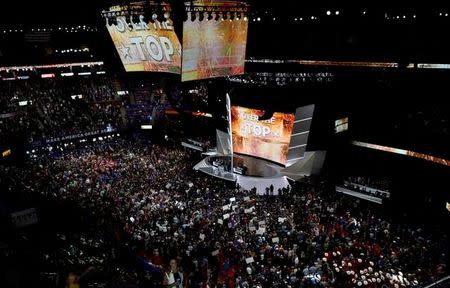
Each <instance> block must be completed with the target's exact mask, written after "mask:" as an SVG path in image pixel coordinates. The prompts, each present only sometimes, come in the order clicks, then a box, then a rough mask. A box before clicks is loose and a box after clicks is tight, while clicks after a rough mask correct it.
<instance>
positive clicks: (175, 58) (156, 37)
mask: <svg viewBox="0 0 450 288" xmlns="http://www.w3.org/2000/svg"><path fill="white" fill-rule="evenodd" d="M106 27H107V28H108V32H109V34H110V36H111V39H112V40H113V42H114V45H115V46H116V49H117V52H118V53H119V56H120V60H122V63H123V65H124V67H125V70H126V71H127V72H130V71H152V72H168V73H177V74H179V73H181V44H180V41H179V40H178V37H177V35H176V34H175V32H174V30H173V25H172V21H171V20H170V19H166V21H163V22H159V21H154V22H153V23H152V22H148V23H147V22H144V21H143V17H142V16H141V17H140V18H139V22H137V23H132V22H131V21H129V19H128V18H126V17H124V16H120V17H117V24H113V25H106Z"/></svg>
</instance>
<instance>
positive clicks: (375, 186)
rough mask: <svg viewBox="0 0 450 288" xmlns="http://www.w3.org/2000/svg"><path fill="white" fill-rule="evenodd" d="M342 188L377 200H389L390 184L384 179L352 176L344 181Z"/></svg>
mask: <svg viewBox="0 0 450 288" xmlns="http://www.w3.org/2000/svg"><path fill="white" fill-rule="evenodd" d="M343 185H344V187H346V188H348V189H350V190H352V191H357V192H360V193H364V194H366V195H370V196H375V197H378V198H390V196H391V194H390V192H389V191H390V189H391V187H390V185H391V182H390V181H389V180H388V179H386V178H377V177H364V176H353V177H347V178H346V179H344V183H343Z"/></svg>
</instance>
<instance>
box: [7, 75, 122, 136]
mask: <svg viewBox="0 0 450 288" xmlns="http://www.w3.org/2000/svg"><path fill="white" fill-rule="evenodd" d="M115 86H116V84H115V83H114V81H113V79H112V78H109V77H100V76H99V77H95V78H76V79H74V78H65V79H64V78H62V79H57V80H55V79H38V80H30V81H21V80H16V81H1V82H0V124H1V125H0V137H1V138H3V139H5V138H9V137H11V136H13V135H14V136H18V135H21V136H23V137H24V138H25V139H26V140H27V141H28V142H30V143H33V142H35V141H41V140H45V139H50V138H54V137H60V136H66V135H73V134H77V133H81V132H88V131H93V130H101V129H106V128H107V127H108V126H109V127H114V128H118V127H120V126H121V125H122V122H123V119H122V117H121V111H120V109H121V107H122V103H121V101H120V100H119V101H118V98H117V93H116V90H117V88H116V87H115ZM78 95H81V98H80V97H79V96H78ZM23 101H27V102H23Z"/></svg>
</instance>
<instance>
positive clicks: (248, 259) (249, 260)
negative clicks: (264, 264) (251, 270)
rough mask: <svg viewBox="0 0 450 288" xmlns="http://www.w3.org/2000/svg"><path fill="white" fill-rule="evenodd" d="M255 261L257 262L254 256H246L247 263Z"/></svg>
mask: <svg viewBox="0 0 450 288" xmlns="http://www.w3.org/2000/svg"><path fill="white" fill-rule="evenodd" d="M253 262H255V260H254V259H253V257H248V258H245V263H247V264H250V263H253Z"/></svg>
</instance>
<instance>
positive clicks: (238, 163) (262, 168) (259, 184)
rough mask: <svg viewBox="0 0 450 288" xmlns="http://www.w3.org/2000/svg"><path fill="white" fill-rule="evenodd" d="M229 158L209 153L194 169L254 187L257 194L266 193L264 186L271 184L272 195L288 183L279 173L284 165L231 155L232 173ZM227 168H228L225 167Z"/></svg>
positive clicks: (249, 187)
mask: <svg viewBox="0 0 450 288" xmlns="http://www.w3.org/2000/svg"><path fill="white" fill-rule="evenodd" d="M229 162H230V159H229V157H227V156H222V155H211V156H208V157H206V158H205V159H203V160H202V161H200V162H199V163H198V164H197V165H195V166H194V170H197V171H201V172H203V173H206V174H208V175H211V176H214V177H217V178H220V179H223V180H227V181H234V182H237V183H238V184H239V186H241V187H242V188H243V189H246V190H250V189H252V188H256V192H257V194H260V195H263V194H266V188H267V187H270V186H271V185H272V186H273V188H274V189H273V195H278V189H282V188H285V187H287V186H288V185H289V182H288V180H287V178H286V176H283V175H282V174H281V170H282V169H283V168H284V166H281V165H279V164H276V163H274V162H270V161H267V160H264V159H260V158H256V157H251V156H246V155H238V154H234V155H233V168H234V169H233V170H234V171H233V173H231V172H229V170H230V169H229V167H227V165H229ZM227 168H228V169H227ZM227 170H228V171H227Z"/></svg>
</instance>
